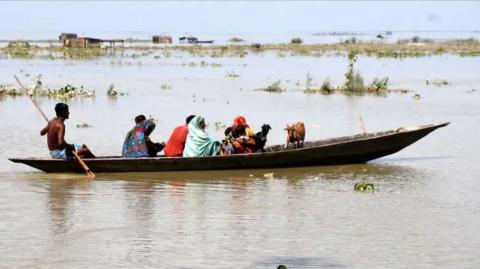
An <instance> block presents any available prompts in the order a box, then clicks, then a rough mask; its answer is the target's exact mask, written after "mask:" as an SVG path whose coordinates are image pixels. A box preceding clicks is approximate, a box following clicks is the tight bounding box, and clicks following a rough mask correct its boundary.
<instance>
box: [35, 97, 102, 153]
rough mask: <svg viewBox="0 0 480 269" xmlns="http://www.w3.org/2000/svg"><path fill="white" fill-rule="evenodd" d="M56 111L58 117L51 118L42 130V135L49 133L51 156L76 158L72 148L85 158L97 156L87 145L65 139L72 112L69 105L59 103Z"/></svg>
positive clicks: (48, 140)
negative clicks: (70, 142) (68, 120)
mask: <svg viewBox="0 0 480 269" xmlns="http://www.w3.org/2000/svg"><path fill="white" fill-rule="evenodd" d="M55 113H56V114H57V117H55V118H53V119H51V120H50V121H49V122H48V124H47V126H45V128H43V129H42V130H41V131H40V135H42V136H43V135H45V134H47V144H48V149H49V150H50V156H52V158H54V159H69V160H71V159H74V158H75V157H74V156H73V153H72V150H75V151H76V152H77V154H78V155H79V156H81V157H84V158H95V156H94V155H93V154H92V152H91V151H90V150H89V149H88V148H87V146H86V145H84V144H82V145H80V144H68V143H67V141H65V123H64V122H65V120H66V119H68V116H69V115H70V112H69V111H68V105H67V104H64V103H58V104H57V105H55Z"/></svg>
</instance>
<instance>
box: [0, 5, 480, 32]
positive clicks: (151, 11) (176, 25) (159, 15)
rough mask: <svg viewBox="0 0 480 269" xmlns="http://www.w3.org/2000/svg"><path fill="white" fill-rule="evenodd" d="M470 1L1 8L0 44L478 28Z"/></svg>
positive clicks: (478, 18) (475, 9) (479, 11)
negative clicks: (69, 37)
mask: <svg viewBox="0 0 480 269" xmlns="http://www.w3.org/2000/svg"><path fill="white" fill-rule="evenodd" d="M479 14H480V2H477V1H440V2H438V1H437V2H425V1H422V2H417V1H385V2H380V1H260V2H259V1H233V2H232V1H228V2H227V1H177V2H155V1H147V2H139V1H135V2H133V1H132V2H130V1H120V2H107V1H102V2H94V1H87V2H76V1H75V2H74V1H68V2H60V1H51V2H49V1H22V2H3V1H2V2H0V39H4V38H6V37H11V36H29V37H32V36H36V35H38V37H44V36H45V35H46V34H50V33H55V34H58V33H59V32H78V33H83V34H95V33H98V32H109V31H111V32H133V33H135V32H138V33H147V34H148V33H207V34H230V33H240V34H241V33H288V32H298V31H378V30H393V31H400V30H404V31H412V30H413V31H420V30H434V31H473V30H480V16H479Z"/></svg>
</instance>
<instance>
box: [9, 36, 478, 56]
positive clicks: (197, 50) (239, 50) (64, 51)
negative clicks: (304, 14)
mask: <svg viewBox="0 0 480 269" xmlns="http://www.w3.org/2000/svg"><path fill="white" fill-rule="evenodd" d="M45 43H47V44H49V45H48V46H39V45H37V44H30V43H29V42H27V41H11V42H10V43H8V44H7V45H6V46H4V47H0V57H2V58H3V59H49V60H56V59H59V60H62V59H83V58H98V57H105V56H112V55H114V56H116V55H115V52H124V51H142V52H143V53H142V54H141V55H136V57H142V56H147V55H149V54H153V53H155V52H162V56H155V57H158V58H160V57H165V58H168V57H170V54H171V53H176V52H180V53H186V54H188V55H194V56H200V57H212V58H219V57H245V56H247V55H249V54H259V53H264V52H273V53H277V56H279V57H286V56H311V57H321V56H330V55H336V56H346V55H348V54H349V53H350V52H355V53H356V54H357V55H361V56H369V57H372V56H373V57H378V58H384V57H387V58H406V57H425V56H434V55H445V54H452V55H458V56H461V57H477V56H480V41H478V40H476V39H458V40H451V41H441V42H439V41H432V40H428V39H426V40H423V39H420V40H413V41H412V40H404V41H399V42H396V43H383V42H379V41H370V42H365V41H356V40H354V39H349V40H346V41H343V42H337V43H333V44H327V43H318V44H292V43H278V44H277V43H270V44H260V43H254V44H246V43H245V42H243V43H238V44H233V43H232V44H225V45H220V44H211V45H204V44H135V45H131V44H132V43H142V41H137V42H127V46H123V47H122V46H116V47H108V46H102V47H93V48H65V47H63V46H62V44H61V43H59V42H58V41H55V42H45ZM126 57H128V56H126Z"/></svg>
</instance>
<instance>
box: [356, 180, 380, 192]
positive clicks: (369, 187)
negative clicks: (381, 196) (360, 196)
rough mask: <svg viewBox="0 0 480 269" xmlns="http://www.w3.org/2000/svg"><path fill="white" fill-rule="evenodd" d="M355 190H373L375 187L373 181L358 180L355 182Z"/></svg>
mask: <svg viewBox="0 0 480 269" xmlns="http://www.w3.org/2000/svg"><path fill="white" fill-rule="evenodd" d="M355 190H356V191H358V192H373V191H374V190H375V187H374V185H373V183H368V182H358V183H356V184H355Z"/></svg>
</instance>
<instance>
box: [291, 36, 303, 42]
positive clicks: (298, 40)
mask: <svg viewBox="0 0 480 269" xmlns="http://www.w3.org/2000/svg"><path fill="white" fill-rule="evenodd" d="M302 43H303V40H302V39H301V38H299V37H295V38H292V40H291V41H290V44H302Z"/></svg>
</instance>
